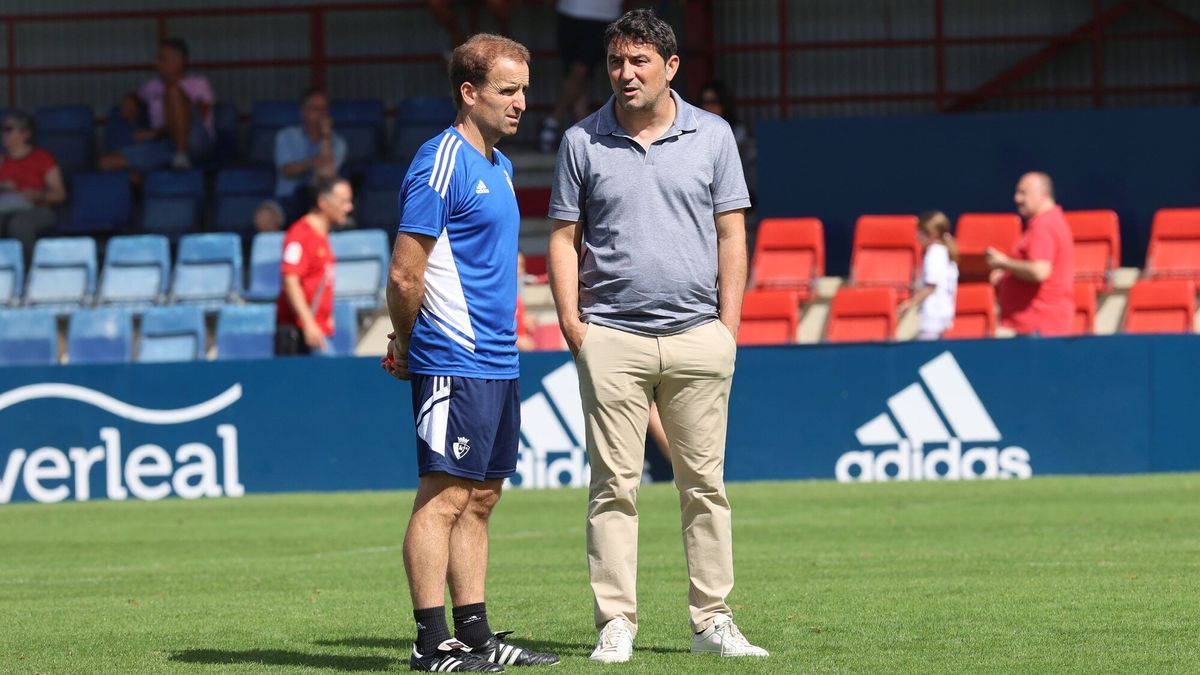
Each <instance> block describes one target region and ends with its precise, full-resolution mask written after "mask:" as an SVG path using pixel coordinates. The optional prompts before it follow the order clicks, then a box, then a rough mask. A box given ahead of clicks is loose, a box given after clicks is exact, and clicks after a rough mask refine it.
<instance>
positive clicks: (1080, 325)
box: [1074, 249, 1096, 335]
mask: <svg viewBox="0 0 1200 675" xmlns="http://www.w3.org/2000/svg"><path fill="white" fill-rule="evenodd" d="M1075 250H1076V251H1078V250H1079V249H1075ZM1095 330H1096V284H1095V283H1093V282H1091V281H1076V282H1075V330H1074V334H1075V335H1091V334H1092V333H1094V332H1095Z"/></svg>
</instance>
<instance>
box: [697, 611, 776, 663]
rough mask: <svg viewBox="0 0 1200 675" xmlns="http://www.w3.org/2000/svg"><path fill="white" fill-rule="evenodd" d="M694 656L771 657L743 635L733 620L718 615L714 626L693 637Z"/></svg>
mask: <svg viewBox="0 0 1200 675" xmlns="http://www.w3.org/2000/svg"><path fill="white" fill-rule="evenodd" d="M692 653H693V654H720V655H721V656H770V654H768V653H767V650H765V649H763V648H762V647H755V646H754V645H752V644H750V641H749V640H747V639H746V637H745V636H744V635H742V631H740V630H738V627H737V625H736V624H735V623H733V619H730V618H729V617H727V616H725V615H724V614H719V615H717V617H716V619H715V620H714V622H713V625H711V626H709V627H708V628H706V629H704V630H702V631H700V632H699V633H696V634H695V635H693V636H692Z"/></svg>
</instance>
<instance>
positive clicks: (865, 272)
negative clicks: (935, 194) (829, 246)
mask: <svg viewBox="0 0 1200 675" xmlns="http://www.w3.org/2000/svg"><path fill="white" fill-rule="evenodd" d="M920 266H921V246H920V244H919V243H917V217H916V216H859V218H858V222H857V223H855V225H854V249H853V251H852V252H851V254H850V283H851V285H853V286H856V287H869V286H884V287H887V288H891V289H892V290H893V291H895V294H896V299H897V300H904V299H905V298H907V297H908V296H909V294H910V293H911V292H912V286H913V279H914V278H915V277H916V274H917V271H918V269H919V268H920Z"/></svg>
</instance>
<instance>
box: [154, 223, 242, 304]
mask: <svg viewBox="0 0 1200 675" xmlns="http://www.w3.org/2000/svg"><path fill="white" fill-rule="evenodd" d="M241 288H242V244H241V241H240V240H239V239H238V237H237V235H235V234H230V233H228V232H213V233H208V234H188V235H184V236H183V238H182V239H180V240H179V253H178V255H176V257H175V273H174V275H173V278H172V281H171V301H172V302H175V303H181V304H198V305H201V306H204V307H210V308H212V307H218V306H220V305H223V304H225V303H226V302H229V301H231V300H233V299H235V298H236V297H237V295H238V291H240V290H241Z"/></svg>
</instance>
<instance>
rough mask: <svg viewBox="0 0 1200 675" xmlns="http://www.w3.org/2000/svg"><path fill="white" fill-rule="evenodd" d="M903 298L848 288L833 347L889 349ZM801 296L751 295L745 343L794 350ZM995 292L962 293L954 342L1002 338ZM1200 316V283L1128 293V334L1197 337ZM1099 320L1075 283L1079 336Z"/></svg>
mask: <svg viewBox="0 0 1200 675" xmlns="http://www.w3.org/2000/svg"><path fill="white" fill-rule="evenodd" d="M897 302H898V300H897V296H896V291H895V289H893V288H890V287H867V288H854V287H846V288H841V289H839V290H838V292H837V294H836V295H834V298H833V302H832V303H831V305H830V310H829V319H828V322H827V324H826V330H825V340H826V341H828V342H886V341H889V340H892V339H893V337H894V336H895V334H896V323H897V319H898V317H897V315H896V304H897ZM799 308H800V295H799V293H797V292H796V291H795V290H751V291H747V292H746V296H745V300H744V301H743V304H742V327H741V332H740V333H739V335H738V342H739V344H747V345H770V344H790V343H792V342H794V341H795V335H796V328H797V325H798V323H799V320H800V309H799ZM996 308H997V306H996V292H995V290H994V289H993V287H992V285H991V284H988V283H967V284H962V285H960V286H959V287H958V295H957V299H956V301H955V317H954V326H953V327H952V328H951V329H949V330H948V331H946V333H944V334H943V336H942V337H943V338H947V339H980V338H989V337H992V336H993V335H995V333H996ZM1195 314H1196V284H1195V282H1193V281H1192V280H1190V279H1142V280H1139V281H1138V282H1137V283H1135V284H1134V285H1133V288H1132V289H1130V291H1129V298H1128V302H1127V304H1126V307H1125V316H1124V320H1123V322H1122V330H1123V331H1124V332H1125V333H1191V332H1193V326H1194V323H1193V322H1194V317H1195ZM1095 319H1096V293H1095V290H1094V288H1093V286H1092V285H1091V284H1090V283H1089V282H1086V281H1080V282H1076V284H1075V328H1074V334H1076V335H1090V334H1092V332H1093V325H1094V323H1095Z"/></svg>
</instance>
